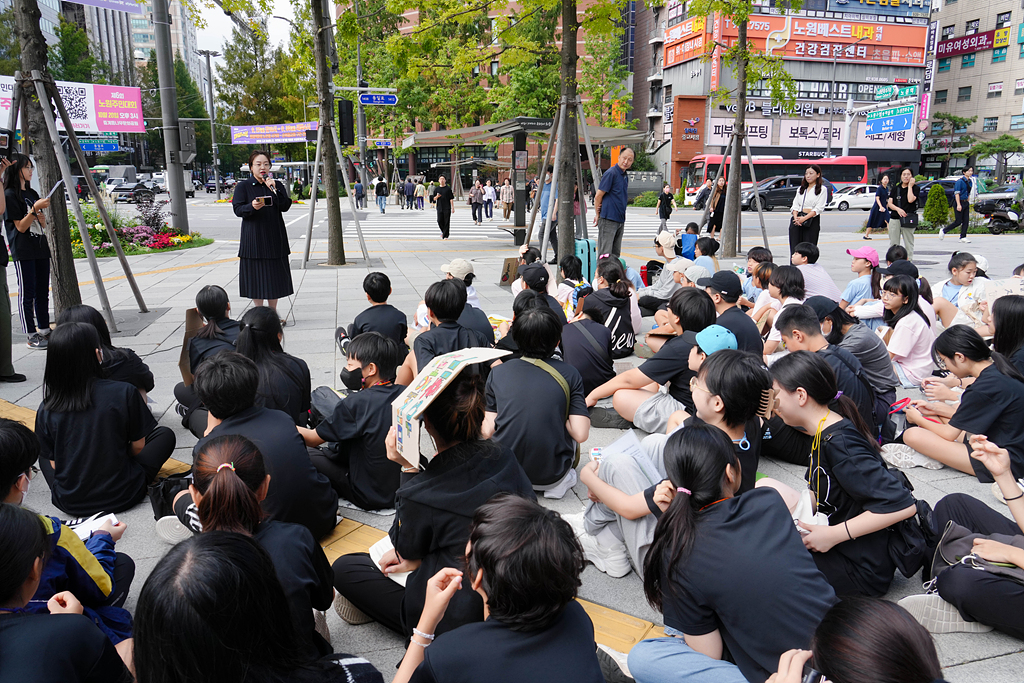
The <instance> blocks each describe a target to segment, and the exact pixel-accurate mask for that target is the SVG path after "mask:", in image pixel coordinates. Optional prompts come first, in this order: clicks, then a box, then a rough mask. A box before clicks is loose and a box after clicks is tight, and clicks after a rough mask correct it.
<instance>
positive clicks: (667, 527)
mask: <svg viewBox="0 0 1024 683" xmlns="http://www.w3.org/2000/svg"><path fill="white" fill-rule="evenodd" d="M665 467H666V470H667V474H668V480H667V481H666V482H665V483H663V484H662V485H661V486H660V492H661V494H662V496H661V500H660V501H659V507H660V508H661V509H662V510H664V512H663V514H662V515H661V518H660V519H659V520H658V525H657V528H656V529H655V532H654V542H653V543H652V545H651V549H650V551H649V552H648V553H647V558H646V560H645V561H644V565H645V572H644V593H645V594H646V596H647V600H648V601H649V602H650V603H651V605H653V606H654V607H655V608H656V609H658V610H660V611H661V612H662V613H663V614H664V618H665V632H666V633H667V634H668V637H665V638H656V639H653V640H644V641H642V642H640V643H638V644H637V645H636V646H635V647H634V648H633V650H632V651H631V652H630V653H629V670H630V673H631V674H632V675H633V677H634V678H635V679H636V680H637V681H638V682H639V683H653V682H656V681H665V680H688V677H687V674H692V673H696V672H698V671H699V672H701V674H702V678H701V679H700V680H714V681H718V682H721V683H740V682H742V681H755V682H760V683H763V681H764V680H765V679H767V678H768V675H769V673H770V672H772V671H774V670H775V668H776V665H777V663H778V661H779V656H780V655H781V654H782V653H783V652H786V651H788V650H790V649H793V648H804V647H807V645H808V644H809V643H810V640H811V634H812V633H813V632H814V628H815V626H817V624H818V622H820V621H821V618H822V616H824V614H825V612H827V611H828V609H829V607H831V606H832V604H833V603H834V602H835V593H834V592H833V590H832V587H831V586H829V585H828V582H827V581H826V580H825V577H824V576H822V573H821V572H820V571H819V570H818V568H817V567H815V566H814V562H813V561H812V560H811V558H810V556H809V555H808V554H807V552H806V551H805V550H804V548H803V547H802V544H801V543H800V535H799V534H798V533H797V531H796V529H795V528H794V527H793V520H792V518H791V516H790V514H789V510H788V509H787V508H786V504H785V502H784V501H783V500H782V498H781V497H780V496H779V495H778V493H777V492H776V491H774V490H771V489H756V490H753V491H750V492H747V493H744V494H743V495H742V496H736V492H737V491H738V490H739V486H740V481H741V478H742V476H743V473H742V471H741V470H742V466H741V465H740V461H739V459H738V458H737V457H736V452H735V450H734V449H733V446H732V444H731V443H730V442H729V438H728V437H727V436H726V434H725V433H724V432H723V431H722V430H720V429H718V428H717V427H712V426H709V425H694V426H692V427H688V428H686V429H683V430H681V431H679V432H676V433H675V434H673V435H672V436H671V437H669V441H668V444H667V445H666V448H665ZM751 558H757V561H756V562H754V563H752V562H751ZM726 657H728V659H727V660H726V659H725V658H726Z"/></svg>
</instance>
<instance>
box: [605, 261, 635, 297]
mask: <svg viewBox="0 0 1024 683" xmlns="http://www.w3.org/2000/svg"><path fill="white" fill-rule="evenodd" d="M597 277H600V278H603V279H604V281H605V282H607V283H608V289H610V290H611V292H612V294H614V295H615V296H617V297H619V298H620V299H626V298H628V297H629V282H628V281H627V280H626V271H625V270H623V268H622V264H620V263H619V260H618V259H616V258H604V259H601V261H600V262H598V264H597Z"/></svg>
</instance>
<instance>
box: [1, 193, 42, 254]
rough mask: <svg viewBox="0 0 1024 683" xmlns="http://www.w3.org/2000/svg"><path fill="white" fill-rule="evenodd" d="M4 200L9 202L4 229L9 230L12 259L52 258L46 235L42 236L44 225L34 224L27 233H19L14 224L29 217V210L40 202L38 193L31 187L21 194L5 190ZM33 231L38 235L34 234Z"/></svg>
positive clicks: (8, 238) (8, 236)
mask: <svg viewBox="0 0 1024 683" xmlns="http://www.w3.org/2000/svg"><path fill="white" fill-rule="evenodd" d="M4 199H5V200H6V202H7V220H6V221H5V226H4V227H6V228H7V244H9V245H10V246H11V258H12V259H14V260H15V261H28V260H30V259H48V258H50V248H49V246H47V243H46V235H44V234H42V225H40V224H39V223H38V222H34V223H32V225H30V226H29V228H28V230H26V231H25V232H18V229H17V228H16V227H14V222H15V221H20V220H21V219H22V218H24V217H25V216H26V215H28V212H29V209H31V208H32V206H33V205H34V204H35V203H36V202H38V201H39V195H38V194H37V193H36V191H35V190H33V189H32V188H31V187H29V188H26V189H24V190H22V191H20V192H19V191H18V190H13V189H8V190H4ZM33 230H36V231H37V232H38V234H33V232H32V231H33Z"/></svg>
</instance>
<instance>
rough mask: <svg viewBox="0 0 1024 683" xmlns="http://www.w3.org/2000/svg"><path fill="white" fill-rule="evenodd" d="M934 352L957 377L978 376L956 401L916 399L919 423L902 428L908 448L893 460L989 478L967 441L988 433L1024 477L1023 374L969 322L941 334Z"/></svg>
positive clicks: (912, 413) (912, 417) (909, 412)
mask: <svg viewBox="0 0 1024 683" xmlns="http://www.w3.org/2000/svg"><path fill="white" fill-rule="evenodd" d="M934 354H935V362H936V365H938V366H940V367H941V368H943V369H945V370H948V371H949V372H951V373H952V374H953V375H955V376H956V377H957V378H967V377H971V378H973V379H974V381H973V382H971V383H970V384H968V385H967V387H966V388H965V389H964V392H963V394H962V396H961V397H960V403H959V404H958V405H953V406H951V405H949V404H947V403H945V402H941V401H940V402H928V401H914V402H913V404H912V406H908V407H907V408H906V410H905V412H906V416H907V423H908V424H911V425H917V426H915V427H909V428H908V429H907V430H906V431H904V432H903V442H904V443H905V444H906V447H905V448H902V449H898V450H896V451H894V455H892V456H887V457H890V460H889V462H890V463H891V464H896V465H897V466H899V467H913V466H915V465H922V466H925V467H929V466H930V467H931V468H932V469H938V467H937V466H936V464H942V465H948V466H949V467H952V468H954V469H956V470H959V471H961V472H965V473H967V474H974V475H976V476H977V477H978V481H981V482H985V483H987V482H991V481H992V475H991V473H989V472H988V471H987V470H986V469H985V468H984V467H983V466H982V465H981V463H979V462H978V460H976V459H974V458H972V457H971V448H970V444H969V443H968V441H969V438H970V435H971V434H984V435H985V436H987V437H988V438H989V439H991V440H992V441H993V442H995V443H998V444H1001V445H1003V446H1004V447H1005V448H1006V449H1007V450H1008V451H1009V452H1010V460H1011V463H1012V470H1013V474H1014V476H1015V477H1021V476H1024V376H1021V374H1020V373H1019V372H1018V371H1017V368H1015V367H1014V366H1013V365H1012V364H1011V363H1010V362H1009V361H1007V360H1006V358H1004V357H1003V355H1002V354H1000V353H998V352H994V351H990V350H989V348H988V345H987V344H986V343H985V340H984V339H982V338H981V335H980V334H978V333H977V332H975V331H974V329H973V328H971V327H968V326H967V325H954V326H953V327H950V328H949V329H947V330H946V331H945V332H943V333H942V334H940V335H939V337H938V339H936V340H935V346H934ZM928 417H931V418H933V419H932V420H929V419H927V418H928ZM936 418H937V419H938V421H935V419H936ZM921 455H923V456H926V459H924V460H922V458H921ZM929 459H930V460H932V461H933V462H931V463H929V462H928V460H929Z"/></svg>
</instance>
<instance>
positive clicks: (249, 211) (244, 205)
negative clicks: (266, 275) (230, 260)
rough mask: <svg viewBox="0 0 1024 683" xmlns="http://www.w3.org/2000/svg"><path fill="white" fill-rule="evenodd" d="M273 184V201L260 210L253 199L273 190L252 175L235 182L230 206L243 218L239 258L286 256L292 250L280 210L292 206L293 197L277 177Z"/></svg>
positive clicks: (283, 210)
mask: <svg viewBox="0 0 1024 683" xmlns="http://www.w3.org/2000/svg"><path fill="white" fill-rule="evenodd" d="M274 184H275V185H276V189H275V190H274V199H273V202H274V203H273V204H268V205H265V206H264V207H263V208H262V209H259V210H257V209H254V208H253V206H252V200H254V199H256V198H257V197H266V196H268V195H269V194H270V190H269V189H268V188H267V187H266V186H265V185H263V183H259V182H257V181H255V180H253V179H249V180H245V181H242V182H240V183H238V185H236V186H235V195H234V197H233V198H232V200H231V206H232V207H234V210H235V215H236V216H238V217H239V218H241V219H242V234H241V237H240V238H239V244H238V257H239V258H266V259H272V258H284V257H285V256H288V254H289V253H291V248H290V247H289V246H288V231H287V230H286V229H285V227H284V217H282V215H281V214H282V213H284V212H285V211H287V210H288V209H289V208H291V205H292V199H291V197H289V196H288V188H286V187H285V186H284V184H283V183H282V182H281V181H279V180H275V181H274Z"/></svg>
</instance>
